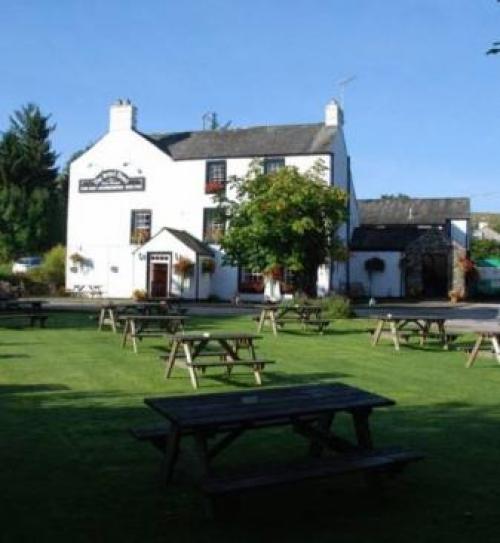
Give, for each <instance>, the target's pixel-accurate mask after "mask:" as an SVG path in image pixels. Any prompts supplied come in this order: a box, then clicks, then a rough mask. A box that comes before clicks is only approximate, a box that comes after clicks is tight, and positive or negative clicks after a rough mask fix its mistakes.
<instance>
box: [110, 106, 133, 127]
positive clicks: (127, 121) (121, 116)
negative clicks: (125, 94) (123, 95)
mask: <svg viewBox="0 0 500 543" xmlns="http://www.w3.org/2000/svg"><path fill="white" fill-rule="evenodd" d="M136 114H137V110H136V108H135V106H133V105H132V104H131V102H130V100H117V101H116V102H115V103H114V104H112V106H111V107H110V108H109V131H110V132H114V131H115V130H135V125H136Z"/></svg>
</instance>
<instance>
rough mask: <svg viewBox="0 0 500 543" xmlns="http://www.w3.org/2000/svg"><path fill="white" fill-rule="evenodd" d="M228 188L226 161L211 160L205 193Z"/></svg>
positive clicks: (208, 164)
mask: <svg viewBox="0 0 500 543" xmlns="http://www.w3.org/2000/svg"><path fill="white" fill-rule="evenodd" d="M225 188H226V161H225V160H211V161H209V162H207V171H206V178H205V194H214V193H217V192H221V191H223V190H224V189H225Z"/></svg>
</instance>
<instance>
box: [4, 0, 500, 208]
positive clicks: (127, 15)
mask: <svg viewBox="0 0 500 543" xmlns="http://www.w3.org/2000/svg"><path fill="white" fill-rule="evenodd" d="M0 8H1V9H0V51H1V55H0V129H2V130H3V129H5V128H6V126H7V123H8V117H9V115H10V113H12V111H13V110H14V109H16V108H19V107H20V106H21V105H23V104H25V103H27V102H30V101H32V102H35V103H37V104H39V105H40V107H41V108H42V110H43V111H44V112H46V113H51V114H52V118H53V121H54V122H55V123H56V124H57V130H56V133H55V135H54V145H55V147H56V149H57V151H58V152H59V153H60V160H61V162H63V161H64V160H65V159H67V158H68V156H69V155H70V154H71V153H72V152H73V151H76V150H78V149H80V148H82V147H84V146H85V145H86V144H88V143H89V142H91V141H93V140H95V139H97V138H98V137H99V136H100V135H102V134H103V133H104V132H105V131H106V129H107V118H108V107H109V105H110V104H111V103H112V102H113V101H114V100H115V99H117V98H130V99H131V100H132V101H133V102H134V103H135V104H136V105H137V107H138V110H139V111H138V122H139V128H140V129H141V130H143V131H146V132H147V131H177V130H188V129H199V128H200V127H201V122H202V121H201V117H202V115H203V113H204V112H206V111H212V110H213V111H217V112H218V114H219V117H220V119H221V120H222V121H227V120H231V121H232V124H233V126H249V125H261V124H293V123H302V122H317V121H319V120H321V119H322V118H323V108H324V105H325V104H326V102H327V101H328V100H329V99H330V98H331V97H332V96H338V94H339V87H338V85H337V82H338V81H339V80H341V79H343V78H346V77H349V76H351V75H355V76H356V79H355V80H354V81H353V82H352V83H351V84H349V86H348V87H347V90H346V96H345V109H346V127H345V129H346V135H347V141H348V146H349V152H350V154H351V156H352V165H353V173H354V181H355V185H356V191H357V194H358V197H361V198H370V197H377V196H379V195H380V194H382V193H391V192H392V193H394V192H396V193H397V192H404V193H407V194H410V195H411V196H421V197H425V196H428V197H437V196H471V197H472V205H473V209H474V210H476V211H500V182H499V181H500V152H499V144H500V55H498V56H496V57H495V56H486V55H485V54H484V52H485V50H486V49H487V48H488V47H489V46H490V44H491V42H493V41H495V40H500V4H498V3H497V2H495V0H182V1H179V0H176V1H171V0H142V1H138V0H133V1H128V0H16V1H15V2H12V1H8V0H0Z"/></svg>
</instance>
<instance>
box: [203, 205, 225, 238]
mask: <svg viewBox="0 0 500 543" xmlns="http://www.w3.org/2000/svg"><path fill="white" fill-rule="evenodd" d="M225 230H226V219H225V217H224V211H223V210H221V209H219V208H218V207H207V208H205V209H204V210H203V241H206V242H208V243H219V241H220V239H221V237H222V236H223V235H224V232H225Z"/></svg>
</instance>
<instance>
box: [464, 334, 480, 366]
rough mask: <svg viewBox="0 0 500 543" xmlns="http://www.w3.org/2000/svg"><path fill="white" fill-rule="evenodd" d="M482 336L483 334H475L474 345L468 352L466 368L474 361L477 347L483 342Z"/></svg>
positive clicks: (477, 351)
mask: <svg viewBox="0 0 500 543" xmlns="http://www.w3.org/2000/svg"><path fill="white" fill-rule="evenodd" d="M483 339H484V336H483V334H478V335H477V340H476V343H475V345H474V348H473V349H472V352H471V353H470V356H469V359H468V360H467V364H466V366H465V367H466V368H471V367H472V364H474V361H475V360H476V357H477V355H478V353H479V349H480V348H481V345H482V343H483Z"/></svg>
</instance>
